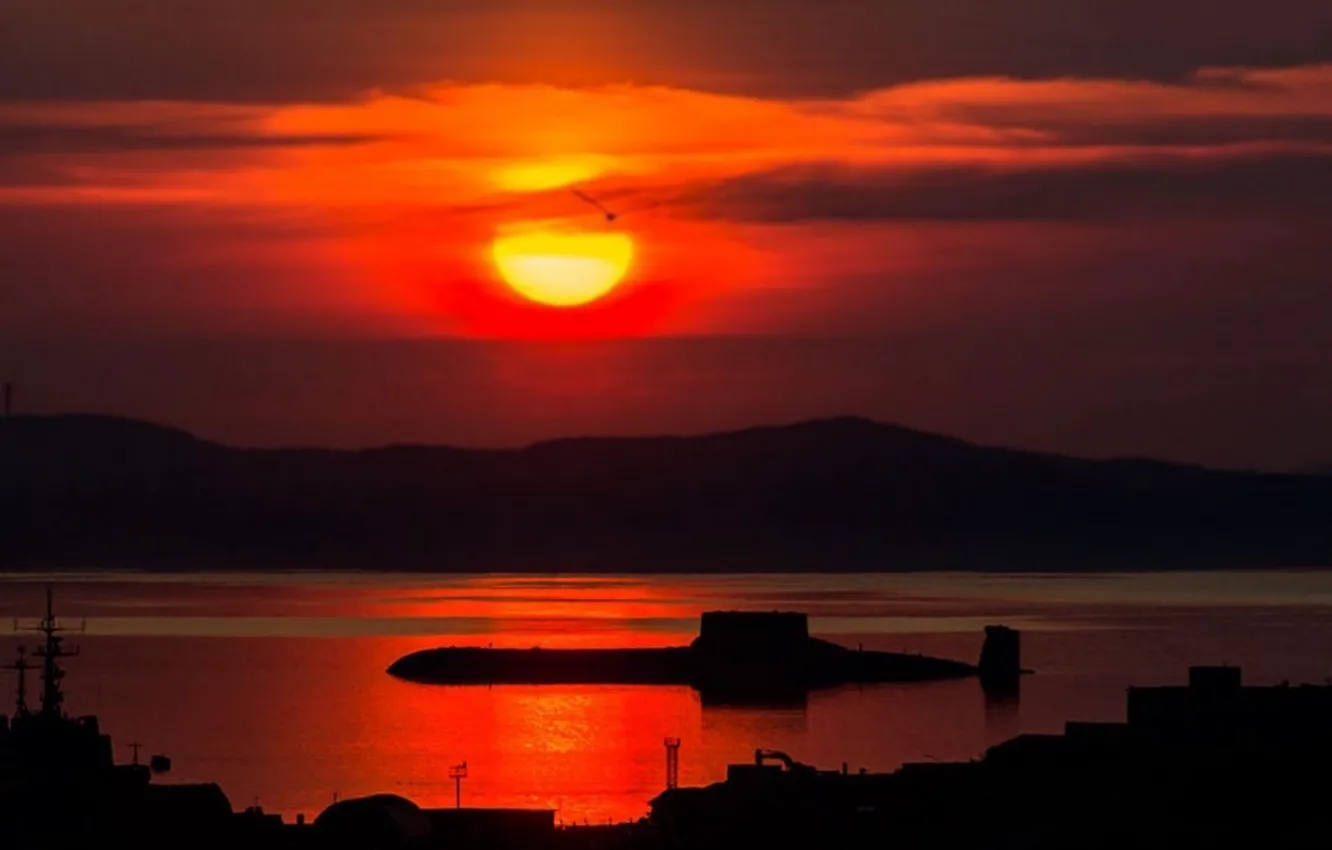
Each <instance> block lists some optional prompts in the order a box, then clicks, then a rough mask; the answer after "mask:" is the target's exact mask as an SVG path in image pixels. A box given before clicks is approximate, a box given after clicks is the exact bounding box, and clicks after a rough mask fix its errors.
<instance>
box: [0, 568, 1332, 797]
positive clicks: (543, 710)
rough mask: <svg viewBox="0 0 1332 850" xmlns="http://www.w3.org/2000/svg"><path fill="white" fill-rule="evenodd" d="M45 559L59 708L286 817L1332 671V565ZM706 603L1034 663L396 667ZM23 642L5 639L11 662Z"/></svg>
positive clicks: (680, 619) (954, 735) (701, 778)
mask: <svg viewBox="0 0 1332 850" xmlns="http://www.w3.org/2000/svg"><path fill="white" fill-rule="evenodd" d="M45 580H46V579H45V578H43V577H34V576H31V575H0V617H3V618H4V619H5V621H6V622H7V621H8V620H10V619H11V618H14V617H19V618H22V621H23V622H22V623H20V625H26V624H28V622H29V621H30V620H32V619H33V618H35V617H36V616H38V615H40V613H41V604H42V593H43V587H44V582H45ZM53 580H54V581H55V582H56V585H55V588H56V598H57V605H58V613H59V614H61V615H64V617H65V622H66V624H68V625H72V626H76V627H77V626H80V625H82V620H83V619H84V618H86V632H85V633H84V634H81V635H74V636H72V637H71V643H72V644H78V645H79V646H80V648H81V652H82V654H81V655H80V656H79V657H77V658H73V659H70V660H69V662H68V665H67V667H68V671H69V676H68V678H67V680H66V685H67V688H66V690H67V692H68V707H69V709H70V710H71V711H72V712H74V713H97V714H99V715H100V716H101V717H102V720H103V724H104V727H105V729H106V731H108V732H110V733H111V734H112V735H113V736H114V737H115V741H116V743H117V748H118V750H119V753H118V754H119V756H120V757H121V758H122V759H128V758H129V757H130V748H129V747H128V746H127V745H128V744H130V743H131V742H135V741H138V742H140V743H142V744H143V745H144V754H145V755H147V754H149V753H158V752H162V753H166V754H168V755H170V756H171V757H172V758H173V761H174V767H175V770H174V773H172V774H170V775H169V779H168V781H172V780H174V781H217V782H219V783H221V785H222V787H223V789H224V790H225V791H226V792H227V794H228V795H229V796H230V797H231V800H232V804H233V805H234V806H236V807H238V808H239V807H243V806H246V805H250V804H253V803H254V802H256V801H258V803H259V804H261V805H262V806H263V807H264V808H265V809H267V810H270V811H279V812H282V813H284V814H287V815H289V816H294V815H295V814H297V813H300V812H304V813H306V814H307V815H309V816H313V815H314V814H317V813H318V812H319V811H320V810H321V809H322V808H323V807H324V806H326V805H327V804H328V803H329V802H330V801H331V800H332V799H333V796H334V795H335V794H336V795H340V796H342V797H348V796H353V795H360V794H369V793H377V792H393V793H399V794H403V795H406V796H409V797H412V798H413V799H415V800H417V801H418V802H420V803H422V804H424V805H451V804H452V802H453V793H454V791H453V785H452V782H451V781H450V780H449V779H448V768H449V766H450V765H453V764H455V763H458V762H462V761H466V762H467V763H468V766H469V776H468V778H467V780H466V781H465V783H464V785H463V799H464V803H465V804H472V805H479V806H549V807H551V808H555V809H558V810H559V813H560V817H561V819H562V820H564V821H566V822H570V821H578V822H582V821H583V820H584V819H587V820H590V821H605V820H607V819H616V820H622V819H627V818H633V817H637V816H640V815H642V814H643V813H644V812H645V811H646V805H647V801H648V800H649V799H650V798H651V797H652V796H653V795H655V794H656V793H658V792H659V791H660V790H661V788H662V786H663V783H664V773H665V751H664V749H663V746H662V743H663V739H664V738H666V737H667V736H675V737H680V738H681V739H683V746H682V749H681V754H680V776H681V781H682V783H684V784H703V783H707V782H712V781H717V780H719V779H721V778H723V777H724V775H725V767H726V765H727V764H728V763H730V762H735V761H746V760H749V759H751V758H752V757H753V751H754V749H755V748H759V747H762V748H768V749H781V750H785V751H787V752H789V753H790V754H791V755H793V756H795V757H796V758H797V759H799V760H802V761H807V762H811V763H814V764H818V765H820V766H823V767H830V768H831V767H837V766H839V765H840V764H841V763H842V762H847V763H848V764H849V766H850V767H851V769H853V770H854V769H857V768H860V767H864V768H866V769H868V770H891V769H893V768H895V767H897V766H899V765H901V764H902V763H903V762H907V761H923V760H931V759H940V760H953V759H967V758H972V757H977V756H979V755H980V754H982V753H983V752H984V750H985V748H986V747H987V746H989V745H991V744H993V743H996V742H998V741H1000V740H1003V739H1006V738H1008V737H1011V736H1012V735H1014V734H1017V733H1018V732H1021V731H1039V732H1047V731H1049V732H1053V731H1059V730H1060V729H1061V728H1062V724H1063V722H1064V721H1065V720H1068V719H1082V720H1120V719H1123V710H1124V709H1123V702H1124V689H1125V688H1126V687H1127V686H1128V685H1130V684H1159V683H1172V682H1179V681H1182V680H1183V678H1184V676H1185V668H1186V667H1187V665H1189V664H1193V663H1221V662H1227V663H1231V664H1240V665H1243V667H1244V673H1245V677H1246V679H1247V680H1249V681H1252V682H1257V683H1263V682H1266V683H1275V682H1278V681H1281V680H1284V679H1289V680H1291V681H1323V680H1324V679H1325V678H1326V677H1327V676H1328V675H1329V674H1332V657H1330V653H1329V650H1330V649H1332V572H1224V573H1166V574H1097V575H1030V576H1029V575H975V574H961V573H959V574H939V573H933V574H886V575H845V576H843V575H821V576H808V575H803V576H792V575H781V576H763V575H743V576H740V575H737V576H660V577H658V576H595V577H581V576H570V575H561V576H421V575H366V574H320V573H304V574H277V575H250V574H228V575H214V574H205V575H185V576H181V575H159V574H123V573H122V574H107V573H88V574H82V575H72V574H63V575H61V576H57V577H53ZM718 608H744V609H751V610H772V609H784V610H801V611H806V612H808V613H809V614H810V615H811V630H812V631H814V632H815V633H816V634H818V635H821V636H824V637H828V638H830V639H833V640H836V641H839V642H841V643H844V644H846V645H848V646H855V645H858V644H860V645H864V646H865V647H866V648H867V649H868V648H873V649H887V650H897V651H902V650H905V651H911V652H917V651H919V652H927V653H931V654H938V655H945V656H949V657H954V658H959V659H965V660H973V659H974V658H975V657H976V655H977V654H978V653H979V650H980V645H981V638H982V636H981V629H982V627H983V626H984V625H986V624H988V623H1005V624H1008V625H1012V626H1016V627H1018V628H1021V629H1022V630H1023V632H1024V638H1023V652H1024V662H1025V664H1026V665H1027V666H1029V667H1033V668H1035V669H1036V670H1037V671H1038V673H1037V675H1035V676H1032V677H1029V678H1027V679H1026V680H1025V681H1024V685H1023V692H1022V696H1021V699H1020V701H1018V702H1017V703H1011V702H1010V703H994V702H988V701H987V700H986V699H985V698H984V696H983V695H982V694H981V691H980V688H979V686H978V685H977V683H975V682H974V681H961V682H948V683H937V684H925V685H879V686H861V687H848V688H843V689H839V690H834V691H826V692H816V693H814V694H813V695H811V697H810V699H809V701H808V703H807V704H806V705H805V706H803V707H793V708H786V709H781V710H757V709H741V708H714V707H711V706H707V707H705V706H703V705H702V704H701V703H700V701H699V698H698V695H697V694H695V693H694V692H693V691H692V690H690V689H689V688H676V687H616V686H604V687H583V686H580V687H566V686H557V687H527V686H498V687H430V686H423V685H413V684H409V683H405V682H400V681H397V680H395V679H393V678H391V677H389V676H388V675H386V674H385V673H384V669H385V668H386V667H387V666H388V665H389V664H390V663H391V662H392V661H393V660H394V659H396V658H397V657H399V656H401V655H403V654H405V653H407V652H411V651H413V650H416V649H421V648H424V647H429V646H439V645H460V646H461V645H471V646H487V645H493V646H497V647H498V646H505V647H528V646H546V647H570V646H668V645H674V644H681V643H685V642H687V641H688V640H689V639H690V638H692V636H693V635H694V633H695V630H696V628H697V621H698V616H699V614H700V613H701V612H703V611H705V610H710V609H718ZM17 642H18V641H17V639H15V638H13V637H11V636H10V635H7V634H6V635H4V636H3V638H0V650H3V651H4V652H5V658H6V659H7V658H8V657H10V655H11V653H12V650H13V644H14V643H17ZM29 643H31V642H30V641H29ZM11 675H12V674H11ZM10 685H12V680H10V682H8V683H7V684H6V687H5V688H4V694H5V703H6V704H7V703H8V702H9V699H8V695H9V694H10V693H12V690H11V688H10ZM30 690H35V687H34V688H31V689H30Z"/></svg>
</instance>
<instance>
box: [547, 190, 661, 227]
mask: <svg viewBox="0 0 1332 850" xmlns="http://www.w3.org/2000/svg"><path fill="white" fill-rule="evenodd" d="M569 191H571V192H573V193H574V195H575V196H576V197H578V199H579V200H581V201H583V202H584V203H587V204H590V205H592V206H594V207H596V208H597V209H598V210H600V211H601V214H602V215H604V216H605V217H606V223H607V224H614V223H615V221H616V220H617V219H619V218H620V216H623V215H628V214H629V213H631V212H641V211H643V210H650V209H652V208H653V207H655V206H657V202H656V201H651V202H649V203H646V204H643V205H642V206H637V207H631V208H629V209H626V210H620V211H619V212H615V211H613V210H610V209H607V208H606V205H605V204H603V203H601V201H598V200H597V199H596V198H594V197H592V196H591V195H588V194H587V193H586V192H582V191H580V190H578V189H570V190H569Z"/></svg>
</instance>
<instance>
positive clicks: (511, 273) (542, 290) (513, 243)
mask: <svg viewBox="0 0 1332 850" xmlns="http://www.w3.org/2000/svg"><path fill="white" fill-rule="evenodd" d="M493 254H494V257H495V265H496V266H497V267H498V268H499V272H500V275H501V276H502V277H503V278H504V281H505V282H506V283H507V284H508V285H509V286H511V287H512V288H513V289H514V291H515V292H517V293H518V294H520V295H522V296H523V297H524V298H527V299H529V300H532V301H536V302H538V303H540V304H547V305H549V306H552V307H576V306H579V305H581V304H588V303H591V302H592V301H595V300H597V299H598V298H601V297H602V296H604V295H606V294H607V293H609V292H610V291H611V290H612V289H614V288H615V285H616V284H618V283H619V282H620V281H621V280H623V279H624V276H625V275H626V274H627V273H628V271H629V266H630V264H631V263H632V262H633V259H634V243H633V240H632V239H630V238H629V237H628V236H627V235H625V234H623V233H558V232H551V231H538V232H532V233H521V234H515V235H512V236H499V237H497V238H496V239H495V244H494V248H493Z"/></svg>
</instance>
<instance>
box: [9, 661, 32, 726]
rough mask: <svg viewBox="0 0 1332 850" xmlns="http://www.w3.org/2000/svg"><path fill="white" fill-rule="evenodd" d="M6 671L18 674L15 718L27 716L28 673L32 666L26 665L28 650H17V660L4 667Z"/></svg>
mask: <svg viewBox="0 0 1332 850" xmlns="http://www.w3.org/2000/svg"><path fill="white" fill-rule="evenodd" d="M5 668H6V669H8V670H14V671H16V672H17V673H18V697H17V699H16V700H15V704H14V716H15V717H27V716H28V671H29V670H31V669H32V665H31V664H29V663H28V650H27V649H26V648H24V647H21V646H20V647H19V648H18V660H17V661H14V662H11V663H9V664H6V665H5Z"/></svg>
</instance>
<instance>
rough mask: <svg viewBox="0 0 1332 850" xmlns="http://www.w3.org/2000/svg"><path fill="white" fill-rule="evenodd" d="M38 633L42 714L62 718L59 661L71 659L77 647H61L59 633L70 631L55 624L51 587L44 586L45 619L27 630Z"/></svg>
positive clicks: (62, 676)
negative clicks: (39, 637) (40, 660)
mask: <svg viewBox="0 0 1332 850" xmlns="http://www.w3.org/2000/svg"><path fill="white" fill-rule="evenodd" d="M29 631H34V632H40V633H41V634H42V635H43V636H44V637H45V640H44V641H43V642H42V646H40V647H39V648H38V649H37V657H38V658H40V659H42V712H41V713H42V714H44V715H48V716H54V717H62V716H64V712H63V710H62V708H61V706H62V705H63V704H64V702H65V694H64V693H63V692H62V691H61V690H60V680H61V679H63V678H65V671H64V670H62V669H61V668H60V659H62V658H72V657H73V656H75V655H78V654H79V650H78V647H75V648H74V649H65V648H64V647H62V646H61V643H62V642H63V641H64V638H63V637H61V634H60V633H61V632H67V631H70V629H67V628H65V627H63V626H61V625H59V624H58V623H57V622H56V618H55V612H54V610H53V607H52V600H51V585H50V584H47V585H46V617H45V618H44V619H43V620H42V622H41V625H39V626H37V627H35V628H32V629H29Z"/></svg>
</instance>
